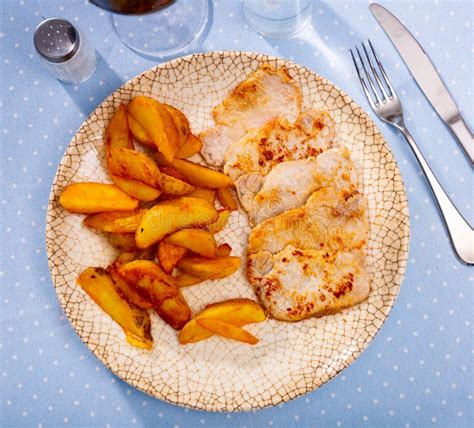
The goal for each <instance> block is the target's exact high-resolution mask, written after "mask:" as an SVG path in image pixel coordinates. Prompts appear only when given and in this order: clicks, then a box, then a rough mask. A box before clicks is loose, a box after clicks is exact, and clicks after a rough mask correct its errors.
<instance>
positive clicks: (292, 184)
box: [235, 148, 358, 224]
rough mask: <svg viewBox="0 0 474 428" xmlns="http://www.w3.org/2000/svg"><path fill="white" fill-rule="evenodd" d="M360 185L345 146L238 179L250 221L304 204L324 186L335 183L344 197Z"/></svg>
mask: <svg viewBox="0 0 474 428" xmlns="http://www.w3.org/2000/svg"><path fill="white" fill-rule="evenodd" d="M357 185H358V183H357V172H356V170H355V168H354V164H353V163H352V160H351V158H350V153H349V150H347V149H346V148H334V149H329V150H327V151H325V152H324V153H322V154H320V155H319V156H317V157H315V158H314V157H310V158H307V159H300V160H294V161H289V162H282V163H279V164H277V165H275V166H274V167H273V169H272V170H271V171H270V173H269V174H268V175H266V176H262V175H260V174H259V173H251V174H246V175H243V176H241V177H239V178H238V179H237V181H236V182H235V186H236V189H237V192H238V194H239V199H240V202H241V204H242V206H243V207H244V208H245V210H246V211H247V212H248V214H249V218H250V223H251V224H258V223H261V222H262V221H264V220H266V219H267V218H270V217H273V216H275V215H278V214H280V213H282V212H284V211H287V210H290V209H293V208H298V207H301V206H302V205H304V204H305V202H306V201H307V200H308V198H309V197H310V196H311V194H312V193H313V192H314V191H315V190H318V189H320V188H322V187H328V186H332V187H333V188H334V189H335V190H336V191H337V192H338V193H341V194H342V196H348V195H350V194H352V193H353V192H354V191H355V190H356V189H357Z"/></svg>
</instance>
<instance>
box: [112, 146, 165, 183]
mask: <svg viewBox="0 0 474 428" xmlns="http://www.w3.org/2000/svg"><path fill="white" fill-rule="evenodd" d="M107 168H108V170H109V173H110V174H111V175H116V176H118V177H123V178H128V179H130V180H136V181H140V182H141V183H143V184H146V185H148V186H151V187H153V188H155V189H158V190H160V189H161V177H160V170H159V169H158V167H157V166H156V163H155V162H153V160H152V159H150V158H149V157H148V156H147V155H146V154H144V153H140V152H137V151H135V150H130V149H110V150H109V156H108V162H107Z"/></svg>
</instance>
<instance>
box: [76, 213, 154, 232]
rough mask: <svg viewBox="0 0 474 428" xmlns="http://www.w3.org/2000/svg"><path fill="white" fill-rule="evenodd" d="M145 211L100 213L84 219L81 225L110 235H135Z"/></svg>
mask: <svg viewBox="0 0 474 428" xmlns="http://www.w3.org/2000/svg"><path fill="white" fill-rule="evenodd" d="M146 211H147V210H138V211H118V212H111V213H100V214H94V215H91V216H89V217H86V218H85V219H84V221H83V223H84V224H85V225H86V226H87V227H90V228H92V229H97V230H100V231H102V232H111V233H135V232H136V230H137V227H138V225H139V224H140V220H141V218H142V216H143V214H145V213H146Z"/></svg>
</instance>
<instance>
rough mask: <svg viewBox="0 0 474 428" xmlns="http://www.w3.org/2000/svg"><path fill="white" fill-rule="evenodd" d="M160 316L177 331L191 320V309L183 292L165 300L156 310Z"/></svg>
mask: <svg viewBox="0 0 474 428" xmlns="http://www.w3.org/2000/svg"><path fill="white" fill-rule="evenodd" d="M155 310H156V312H157V313H158V315H159V316H160V317H161V318H162V319H163V321H165V322H166V323H168V324H169V325H170V326H171V327H173V328H174V329H175V330H180V329H182V328H183V327H184V325H185V324H186V323H187V322H188V321H189V320H190V319H191V309H190V307H189V305H188V303H187V302H186V300H185V299H184V297H183V295H182V294H181V291H179V290H178V294H176V295H175V296H173V297H170V298H168V299H165V300H163V301H162V302H161V303H160V304H159V305H158V306H157V307H156V308H155Z"/></svg>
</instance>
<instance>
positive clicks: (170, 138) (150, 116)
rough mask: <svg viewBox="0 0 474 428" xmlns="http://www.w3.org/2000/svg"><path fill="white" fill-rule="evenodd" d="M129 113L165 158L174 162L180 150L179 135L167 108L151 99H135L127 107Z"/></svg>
mask: <svg viewBox="0 0 474 428" xmlns="http://www.w3.org/2000/svg"><path fill="white" fill-rule="evenodd" d="M127 113H128V114H129V115H130V116H132V117H133V118H134V119H135V120H136V121H137V122H138V124H139V125H140V126H141V127H142V128H143V129H144V130H145V132H146V134H147V135H148V137H149V138H150V140H151V141H153V144H155V146H156V148H157V149H158V150H159V151H160V153H162V154H163V156H164V158H165V159H167V160H168V161H172V160H173V158H174V155H175V153H176V151H177V150H178V148H179V135H178V131H177V130H176V127H175V126H174V123H173V120H172V119H171V116H170V115H169V113H168V111H167V110H166V109H165V107H164V106H163V105H162V104H161V103H159V102H158V101H156V100H154V99H152V98H149V97H142V96H140V97H135V98H133V99H132V101H130V102H129V103H128V105H127Z"/></svg>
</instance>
